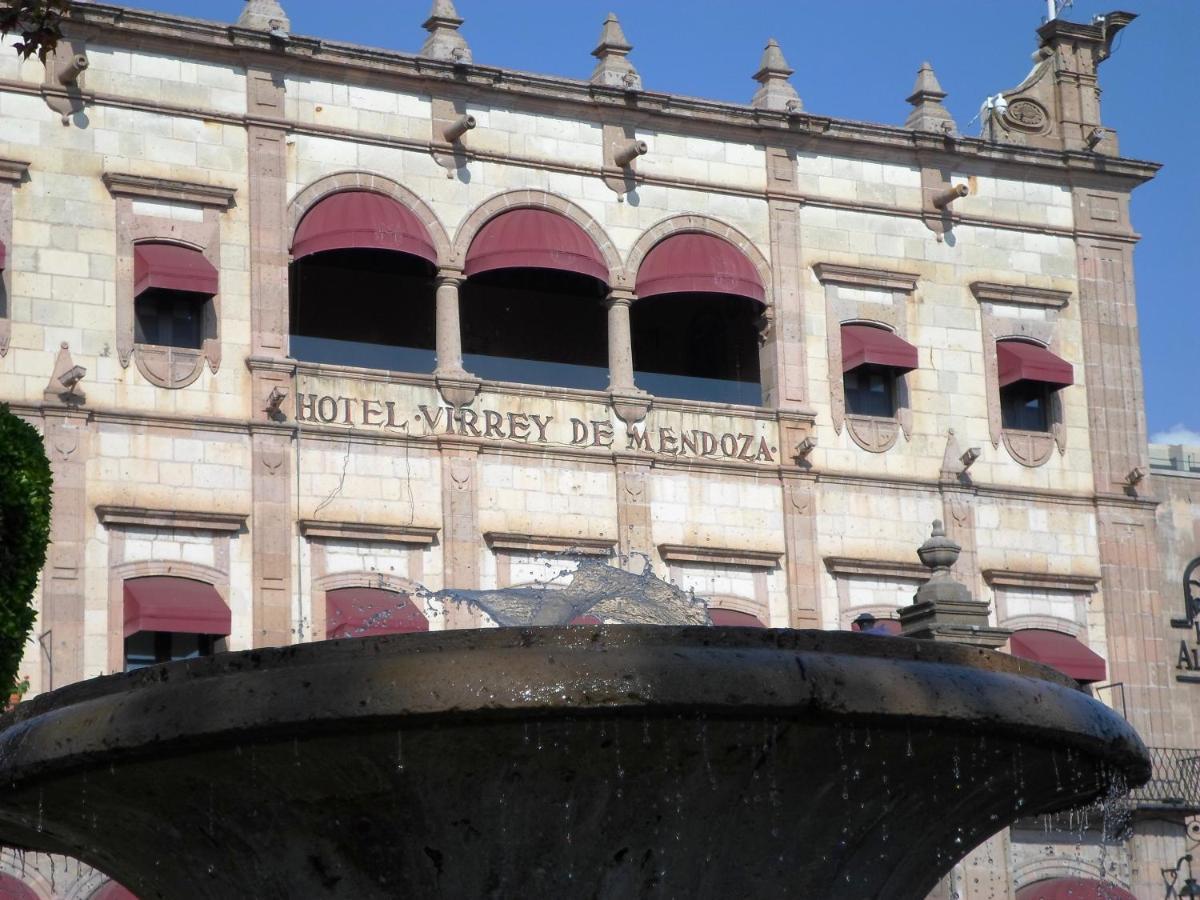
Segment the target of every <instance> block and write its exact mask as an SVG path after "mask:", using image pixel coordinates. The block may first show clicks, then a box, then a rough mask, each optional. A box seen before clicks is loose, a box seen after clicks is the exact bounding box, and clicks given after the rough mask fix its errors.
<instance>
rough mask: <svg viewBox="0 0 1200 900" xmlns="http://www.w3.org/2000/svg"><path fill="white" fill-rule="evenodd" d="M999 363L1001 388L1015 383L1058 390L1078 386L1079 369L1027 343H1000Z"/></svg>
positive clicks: (997, 360)
mask: <svg viewBox="0 0 1200 900" xmlns="http://www.w3.org/2000/svg"><path fill="white" fill-rule="evenodd" d="M996 362H997V365H998V369H999V373H998V374H999V378H1000V387H1005V386H1006V385H1010V384H1012V383H1013V382H1014V381H1040V382H1042V383H1044V384H1049V385H1052V386H1053V387H1056V388H1064V387H1068V386H1069V385H1072V384H1074V383H1075V370H1074V369H1073V368H1071V364H1070V363H1069V362H1067V361H1066V360H1065V359H1062V358H1061V357H1058V356H1055V355H1054V354H1053V353H1051V352H1050V351H1049V350H1047V349H1046V348H1045V347H1039V346H1038V345H1037V344H1030V343H1028V342H1027V341H997V342H996Z"/></svg>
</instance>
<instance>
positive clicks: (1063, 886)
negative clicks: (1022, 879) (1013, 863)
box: [1016, 878, 1137, 900]
mask: <svg viewBox="0 0 1200 900" xmlns="http://www.w3.org/2000/svg"><path fill="white" fill-rule="evenodd" d="M1016 900H1137V898H1135V897H1134V896H1133V894H1131V893H1129V891H1127V890H1125V889H1124V888H1121V887H1117V885H1115V884H1113V883H1112V882H1111V881H1096V880H1095V879H1092V878H1047V879H1044V880H1042V881H1035V882H1034V883H1033V884H1027V885H1025V887H1023V888H1020V889H1019V890H1018V891H1017V895H1016Z"/></svg>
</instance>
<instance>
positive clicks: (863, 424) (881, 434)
mask: <svg viewBox="0 0 1200 900" xmlns="http://www.w3.org/2000/svg"><path fill="white" fill-rule="evenodd" d="M846 430H847V431H848V432H849V433H850V437H851V438H852V439H853V441H854V443H856V444H858V446H860V447H862V448H863V449H864V450H866V451H868V452H870V453H883V452H884V451H885V450H890V449H891V448H892V446H893V445H894V444H895V443H896V438H897V437H898V436H899V435H900V423H899V422H897V421H896V420H895V419H886V418H883V417H880V416H846Z"/></svg>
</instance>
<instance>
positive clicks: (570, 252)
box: [465, 208, 608, 284]
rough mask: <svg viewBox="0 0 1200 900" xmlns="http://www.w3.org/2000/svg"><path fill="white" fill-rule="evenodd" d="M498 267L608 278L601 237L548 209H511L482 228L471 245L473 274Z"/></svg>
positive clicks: (469, 272)
mask: <svg viewBox="0 0 1200 900" xmlns="http://www.w3.org/2000/svg"><path fill="white" fill-rule="evenodd" d="M496 269H558V270H560V271H565V272H578V273H579V274H580V275H590V276H591V277H592V278H595V279H598V280H599V281H603V282H604V283H605V284H608V264H607V263H605V262H604V257H603V256H601V255H600V249H599V248H598V247H597V246H596V242H595V241H593V240H592V239H591V238H590V237H589V236H588V234H587V232H586V231H584V230H583V229H582V228H580V227H579V226H578V225H576V224H575V223H574V222H572V221H571V220H570V219H568V218H567V217H566V216H560V215H559V214H558V213H553V212H550V211H549V210H545V209H532V208H521V209H511V210H509V211H508V212H502V213H500V215H498V216H496V217H495V218H494V219H490V220H489V221H488V222H487V224H485V225H484V226H483V227H482V228H480V229H479V233H478V234H477V235H475V240H473V241H471V249H470V250H468V251H467V262H466V267H465V272H466V274H467V277H470V276H472V275H478V274H480V273H481V272H492V271H495V270H496Z"/></svg>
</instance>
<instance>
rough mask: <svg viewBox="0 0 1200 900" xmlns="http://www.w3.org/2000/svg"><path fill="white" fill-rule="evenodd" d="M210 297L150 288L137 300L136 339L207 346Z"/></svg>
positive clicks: (191, 347) (165, 344)
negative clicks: (207, 316)
mask: <svg viewBox="0 0 1200 900" xmlns="http://www.w3.org/2000/svg"><path fill="white" fill-rule="evenodd" d="M211 303H212V300H211V298H209V297H207V296H205V295H204V294H193V293H190V292H188V291H170V290H165V289H163V288H151V289H150V290H148V291H143V292H142V293H141V294H139V295H138V298H137V300H135V301H134V311H135V317H136V320H137V321H136V337H137V341H138V343H140V344H155V345H157V346H160V347H186V348H189V349H192V350H199V349H200V347H201V346H202V345H203V343H204V336H205V316H206V314H207V307H208V306H209V305H210V304H211Z"/></svg>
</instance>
